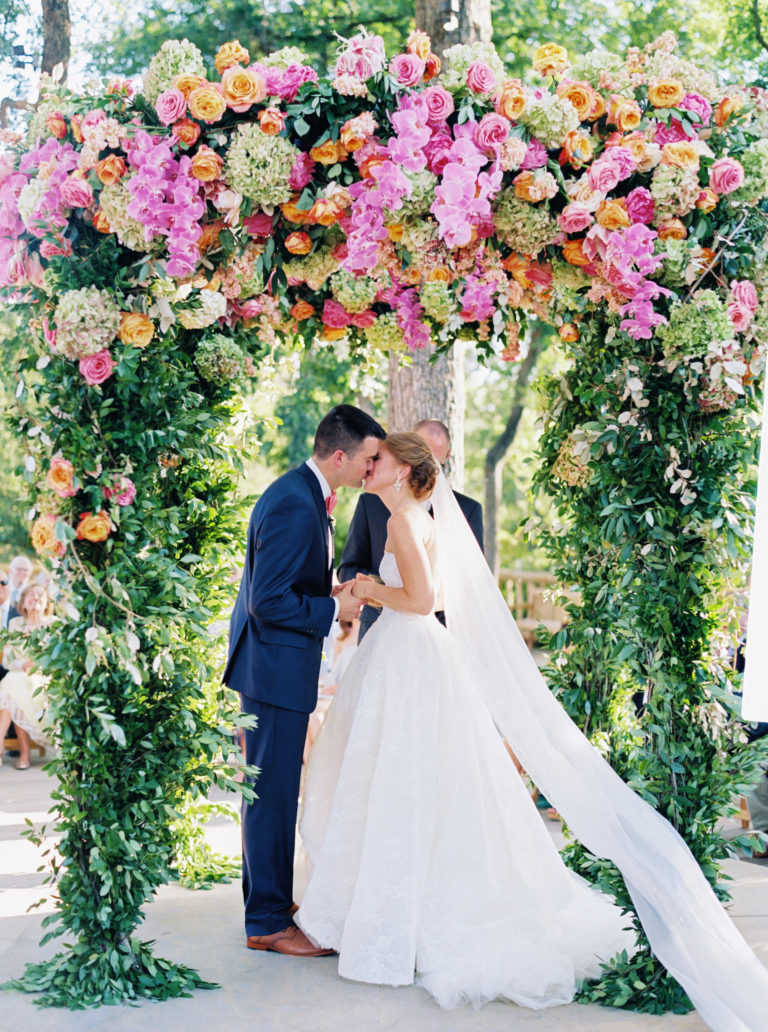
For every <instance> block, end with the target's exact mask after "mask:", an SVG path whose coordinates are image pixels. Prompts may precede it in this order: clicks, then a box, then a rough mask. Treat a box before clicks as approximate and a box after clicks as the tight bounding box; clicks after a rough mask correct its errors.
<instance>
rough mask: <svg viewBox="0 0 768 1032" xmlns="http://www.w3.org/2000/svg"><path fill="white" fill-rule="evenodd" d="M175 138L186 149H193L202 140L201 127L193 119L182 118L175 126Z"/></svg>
mask: <svg viewBox="0 0 768 1032" xmlns="http://www.w3.org/2000/svg"><path fill="white" fill-rule="evenodd" d="M173 137H174V139H175V140H178V141H179V143H181V144H182V145H183V146H184V147H192V146H194V144H196V143H197V141H198V140H199V139H200V126H199V125H198V124H197V122H193V121H192V119H191V118H180V119H179V120H178V122H176V123H175V124H174V126H173Z"/></svg>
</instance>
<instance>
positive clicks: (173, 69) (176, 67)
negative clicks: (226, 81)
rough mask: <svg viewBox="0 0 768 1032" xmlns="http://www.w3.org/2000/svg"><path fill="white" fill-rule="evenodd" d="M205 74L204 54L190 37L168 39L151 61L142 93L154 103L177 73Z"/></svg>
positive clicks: (169, 86)
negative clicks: (190, 40)
mask: <svg viewBox="0 0 768 1032" xmlns="http://www.w3.org/2000/svg"><path fill="white" fill-rule="evenodd" d="M182 74H184V75H202V76H204V75H205V61H204V60H203V55H202V54H201V53H200V51H199V50H198V49H197V47H196V46H195V44H194V43H190V42H189V40H188V39H168V40H166V41H165V43H163V45H162V46H161V47H160V49H159V50H158V52H157V53H156V54H155V56H154V57H153V58H152V60H151V61H150V62H149V68H148V69H147V74H146V75H145V76H144V87H143V89H142V93H143V94H144V96H145V97H146V99H147V100H148V101H149V103H150V104H154V103H155V101H156V100H157V98H158V97H159V96H160V94H161V93H164V92H165V91H166V90H169V89H170V88H171V87H172V86H173V80H174V79H175V78H176V76H177V75H182Z"/></svg>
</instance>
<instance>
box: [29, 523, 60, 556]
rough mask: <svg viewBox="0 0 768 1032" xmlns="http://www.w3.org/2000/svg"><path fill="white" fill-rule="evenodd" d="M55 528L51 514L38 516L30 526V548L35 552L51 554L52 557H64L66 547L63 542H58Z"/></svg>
mask: <svg viewBox="0 0 768 1032" xmlns="http://www.w3.org/2000/svg"><path fill="white" fill-rule="evenodd" d="M55 526H56V517H55V516H54V515H53V513H45V515H43V516H38V518H37V519H36V520H35V522H34V523H33V524H32V530H31V531H30V538H31V539H32V547H33V548H34V550H35V551H36V552H38V553H40V552H52V553H53V554H54V555H64V549H65V547H66V546H65V545H64V542H63V541H59V539H58V538H57V537H56V532H55V530H54V528H55Z"/></svg>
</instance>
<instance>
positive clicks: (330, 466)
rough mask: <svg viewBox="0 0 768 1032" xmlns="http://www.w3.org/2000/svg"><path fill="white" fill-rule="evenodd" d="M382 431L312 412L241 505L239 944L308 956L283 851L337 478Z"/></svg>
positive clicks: (363, 463)
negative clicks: (285, 462) (251, 784)
mask: <svg viewBox="0 0 768 1032" xmlns="http://www.w3.org/2000/svg"><path fill="white" fill-rule="evenodd" d="M385 436H386V434H385V432H384V430H383V428H382V427H381V426H379V424H378V423H377V422H376V421H375V420H374V419H372V418H371V417H370V416H369V415H367V414H366V413H365V412H363V411H361V410H360V409H357V408H354V407H353V406H352V405H337V406H336V408H334V409H332V410H331V411H330V412H329V413H328V415H327V416H325V418H324V419H323V420H322V421H321V423H320V425H319V426H318V428H317V433H316V435H315V446H314V453H313V455H312V458H311V459H309V460H308V461H307V462H306V463H304V464H303V465H302V466H299V467H298V468H297V469H292V470H290V471H289V472H288V473H286V474H284V475H283V476H282V477H279V479H277V480H276V481H275V482H274V483H273V484H271V485H270V486H269V487H268V488H267V490H266V491H265V492H264V494H263V495H262V496H261V498H260V499H259V501H258V502H257V503H256V506H255V508H254V510H253V512H252V514H251V520H250V525H249V528H248V543H247V547H246V555H245V566H244V568H243V578H242V581H241V582H240V591H239V592H238V596H237V601H236V602H235V608H234V610H233V612H232V618H231V620H230V628H229V658H228V660H227V667H226V670H225V672H224V683H225V684H227V685H229V687H230V688H233V689H234V690H235V691H237V692H239V693H240V698H241V703H242V708H243V712H244V713H248V714H252V715H254V716H255V717H256V718H257V722H256V726H255V727H254V728H253V729H252V730H250V729H247V730H246V732H245V762H246V763H247V764H249V765H253V766H255V767H258V768H259V771H260V774H259V777H258V781H257V783H256V791H257V796H256V798H255V799H254V800H253V802H251V803H246V802H245V801H244V802H243V899H244V902H245V930H246V936H247V941H246V945H247V946H248V948H249V949H253V950H273V951H275V952H277V953H285V954H289V955H290V956H300V957H317V956H322V955H323V954H325V953H330V952H332V951H331V950H320V949H316V948H315V947H314V946H313V945H312V943H311V942H310V941H309V940H308V939H307V937H306V936H305V935H304V933H303V932H302V931H301V930H300V929H299V928H297V927H296V925H295V924H294V923H293V920H292V915H293V911H294V909H295V908H294V907H293V904H292V900H293V854H294V845H295V829H296V811H297V806H298V798H299V779H300V775H301V758H302V750H303V747H304V740H305V737H306V733H307V723H308V720H309V714H310V713H311V712H312V710H313V709H314V708H315V705H316V703H317V684H318V675H319V671H320V658H321V651H322V644H323V638H324V637H325V636H326V635H327V634H328V631H329V630H330V628H331V624H332V623H333V621H334V620H335V619H336V618H337V617H339V618H340V619H342V620H352V619H354V618H355V617H356V616H357V615H358V614H359V612H360V603H359V601H358V600H357V599H355V598H353V597H352V583H354V582H349V583H347V584H343V585H341V587H340V588H337V589H336V591H335V592H334V594H333V596H332V594H331V575H332V566H333V527H332V521H331V519H330V512H331V509H332V508H333V506H334V504H335V502H336V488H337V487H342V486H344V487H359V486H360V484H361V482H362V480H363V478H364V477H366V476H367V475H368V474H369V473H370V472H371V471H372V469H373V463H374V461H375V459H376V457H377V454H378V450H379V443H380V441H381V440H383V438H384V437H385Z"/></svg>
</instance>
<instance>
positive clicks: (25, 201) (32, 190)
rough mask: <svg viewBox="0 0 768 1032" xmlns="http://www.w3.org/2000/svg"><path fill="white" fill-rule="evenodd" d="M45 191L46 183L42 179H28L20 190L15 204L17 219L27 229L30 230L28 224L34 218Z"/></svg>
mask: <svg viewBox="0 0 768 1032" xmlns="http://www.w3.org/2000/svg"><path fill="white" fill-rule="evenodd" d="M47 191H48V183H47V182H46V181H45V180H44V179H30V181H29V182H28V183H27V184H26V186H23V187H22V188H21V193H20V194H19V199H18V201H17V202H16V203H17V206H18V209H19V218H20V219H21V221H22V222H23V223H24V225H25V226H26V227H27V229H30V228H31V227H30V222H31V221H32V219H33V218H34V215H35V212H36V211H37V209H38V207H39V205H40V201H41V200H42V199H43V196H44V195H45V194H46V193H47Z"/></svg>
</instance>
